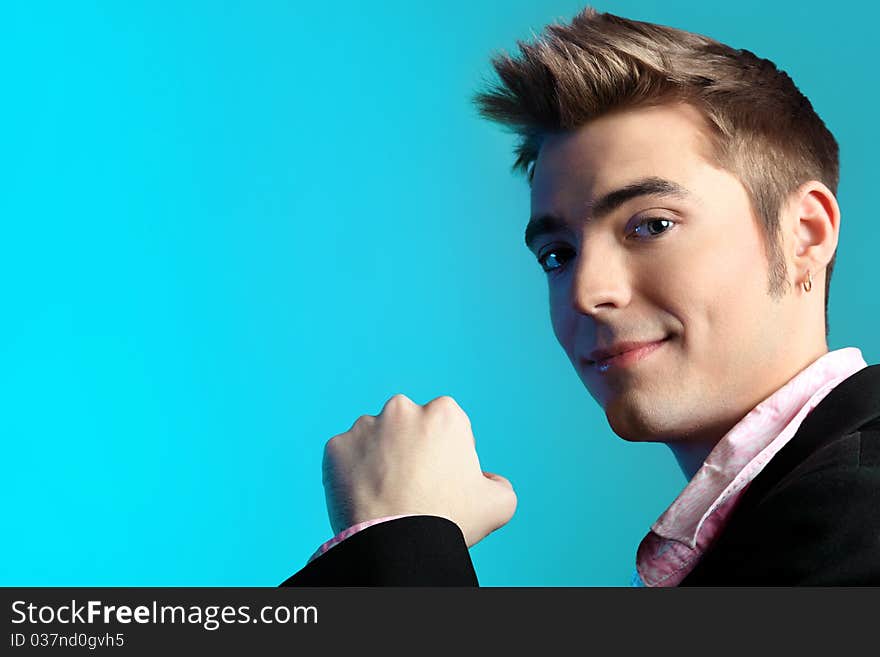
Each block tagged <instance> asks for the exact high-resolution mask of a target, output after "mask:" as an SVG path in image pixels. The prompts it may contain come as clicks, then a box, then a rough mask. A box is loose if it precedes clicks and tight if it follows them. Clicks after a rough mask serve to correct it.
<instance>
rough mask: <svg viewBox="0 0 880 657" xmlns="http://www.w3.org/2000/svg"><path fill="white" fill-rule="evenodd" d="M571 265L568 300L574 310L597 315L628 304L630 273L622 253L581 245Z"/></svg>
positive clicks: (630, 293)
mask: <svg viewBox="0 0 880 657" xmlns="http://www.w3.org/2000/svg"><path fill="white" fill-rule="evenodd" d="M572 264H573V265H574V267H573V273H572V279H571V288H570V291H569V293H570V298H569V302H570V303H571V306H572V308H574V309H575V310H576V311H577V312H579V313H582V314H584V315H591V316H596V315H599V314H601V313H606V312H608V311H609V310H612V309H615V308H617V309H619V308H624V307H625V306H626V305H627V304H629V302H630V299H631V297H632V289H631V286H630V276H629V272H628V271H627V267H626V264H625V262H624V261H623V258H622V257H621V256H619V255H615V254H614V253H613V251H612V250H611V249H608V248H595V247H593V248H590V247H588V248H587V249H584V248H581V250H580V253H578V254H577V256H576V257H575V259H574V262H573V263H572Z"/></svg>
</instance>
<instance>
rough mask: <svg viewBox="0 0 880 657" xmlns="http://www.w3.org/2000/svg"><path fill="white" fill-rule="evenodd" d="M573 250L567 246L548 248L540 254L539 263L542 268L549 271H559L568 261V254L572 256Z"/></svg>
mask: <svg viewBox="0 0 880 657" xmlns="http://www.w3.org/2000/svg"><path fill="white" fill-rule="evenodd" d="M571 253H572V250H571V249H569V248H566V247H560V246H558V247H553V248H550V249H547V250H546V251H544V252H543V253H541V254H540V255H538V264H539V265H541V268H542V269H543V270H544V271H545V272H547V273H550V272H553V271H558V270H560V269H562V268H563V267H564V266H565V263H566V262H568V256H570V255H571Z"/></svg>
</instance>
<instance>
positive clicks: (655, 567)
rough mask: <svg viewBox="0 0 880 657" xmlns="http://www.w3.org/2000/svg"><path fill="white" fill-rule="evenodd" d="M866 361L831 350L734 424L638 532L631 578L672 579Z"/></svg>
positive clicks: (660, 582)
mask: <svg viewBox="0 0 880 657" xmlns="http://www.w3.org/2000/svg"><path fill="white" fill-rule="evenodd" d="M864 367H867V363H866V362H865V360H864V359H863V358H862V352H861V351H860V350H859V349H857V348H855V347H846V348H843V349H836V350H835V351H829V352H828V353H826V354H823V355H822V356H820V357H819V358H817V359H816V360H815V361H814V362H813V363H812V364H811V365H809V366H808V367H807V368H805V369H804V370H802V371H801V372H799V373H798V374H797V375H796V376H794V377H793V378H792V379H791V380H790V381H789V382H788V383H786V384H785V385H784V386H782V387H781V388H780V389H779V390H777V391H776V392H774V393H773V394H772V395H770V396H769V397H768V398H767V399H765V400H764V401H762V402H761V403H760V404H758V405H757V406H756V407H755V408H754V409H752V410H751V411H750V412H749V413H748V414H747V415H746V416H745V417H744V418H743V419H742V420H740V421H739V422H738V423H737V424H736V425H734V427H733V428H732V429H731V430H730V431H728V432H727V433H726V434H725V435H724V437H722V438H721V440H720V441H719V442H718V444H717V445H715V448H714V449H713V450H712V452H711V453H710V454H709V456H708V457H707V458H706V460H705V461H704V462H703V466H702V467H701V468H700V469H699V470H698V471H697V472H696V474H695V475H694V476H693V478H692V479H691V480H690V482H689V483H688V484H687V486H685V487H684V490H682V491H681V493H680V494H679V496H678V497H677V498H675V500H674V501H673V502H672V504H671V505H670V506H669V508H668V509H666V511H664V512H663V514H661V516H660V517H659V518H658V519H657V522H655V523H654V524H653V525H652V526H651V530H650V531H649V532H648V534H647V536H645V538H644V539H643V540H642V542H641V544H640V545H639V548H638V551H637V553H636V572H635V574H634V575H633V580H632V584H633V586H677V585H678V584H679V583H680V582H681V580H683V579H684V578H685V576H686V575H687V574H688V573H689V572H691V570H693V568H694V567H695V566H696V564H697V562H698V561H699V560H700V557H701V556H702V555H703V553H705V551H706V550H707V549H708V547H709V546H710V545H711V544H712V542H713V541H714V540H715V538H716V537H717V536H718V535H719V534H720V533H721V530H722V529H723V528H724V524H725V522H726V520H727V518H728V516H729V515H730V512H731V511H732V510H733V508H734V507H735V506H736V503H737V501H738V500H739V497H740V496H741V495H742V494H743V492H744V491H745V489H746V487H747V486H748V485H749V484H750V483H751V481H752V480H753V479H754V478H755V477H756V476H757V475H758V473H759V472H761V470H763V469H764V466H766V465H767V463H768V462H769V461H770V459H772V458H773V456H774V455H775V454H776V453H777V452H778V451H779V450H780V449H782V447H783V446H784V445H785V444H786V443H787V442H788V441H789V440H791V438H792V437H793V436H794V434H795V433H796V432H797V430H798V428H799V427H800V425H801V423H802V422H803V421H804V418H805V417H806V416H807V414H808V413H809V412H810V411H812V410H813V409H814V408H815V407H816V405H817V404H818V403H819V402H820V401H822V399H824V398H825V396H826V395H827V394H828V393H829V392H831V390H832V389H833V388H834V387H835V386H836V385H837V384H839V383H840V382H841V381H843V380H844V379H846V378H848V377H850V376H852V375H853V374H855V373H856V372H858V371H859V370H860V369H862V368H864Z"/></svg>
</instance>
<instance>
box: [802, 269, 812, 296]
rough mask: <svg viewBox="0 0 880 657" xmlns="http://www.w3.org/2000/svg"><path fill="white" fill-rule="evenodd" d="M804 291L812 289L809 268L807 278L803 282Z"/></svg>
mask: <svg viewBox="0 0 880 657" xmlns="http://www.w3.org/2000/svg"><path fill="white" fill-rule="evenodd" d="M803 286H804V292H809V291H810V290H811V289H813V279H812V278H811V277H810V270H809V269H808V270H807V279H806V280H805V281H804V282H803Z"/></svg>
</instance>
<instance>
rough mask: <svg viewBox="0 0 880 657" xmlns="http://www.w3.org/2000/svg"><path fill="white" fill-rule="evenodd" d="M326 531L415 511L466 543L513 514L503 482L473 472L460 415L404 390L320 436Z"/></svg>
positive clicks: (455, 408)
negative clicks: (323, 439)
mask: <svg viewBox="0 0 880 657" xmlns="http://www.w3.org/2000/svg"><path fill="white" fill-rule="evenodd" d="M323 482H324V492H325V495H326V498H327V512H328V513H329V515H330V525H331V527H332V528H333V531H334V533H338V532H340V531H342V530H343V529H345V528H346V527H349V526H351V525H354V524H356V523H359V522H363V521H364V520H371V519H374V518H379V517H382V516H391V515H402V514H408V513H412V514H419V515H433V516H442V517H444V518H448V519H449V520H452V521H453V522H454V523H456V524H457V525H458V526H459V527H460V528H461V530H462V533H463V534H464V538H465V541H466V542H467V545H468V547H470V546H472V545H474V544H475V543H478V542H479V541H480V540H482V539H483V538H484V537H485V536H487V535H488V534H489V533H491V532H493V531H495V530H496V529H498V528H499V527H503V526H504V525H505V524H507V522H508V521H509V520H510V519H511V518H512V517H513V514H514V511H516V493H514V492H513V486H511V484H510V482H509V481H508V480H507V479H505V478H504V477H501V476H499V475H496V474H492V473H491V472H483V471H482V470H481V469H480V460H479V459H478V458H477V450H476V445H475V440H474V434H473V432H472V431H471V423H470V420H469V419H468V416H467V415H465V412H464V411H463V410H462V409H461V407H460V406H459V405H458V404H457V403H456V402H455V400H454V399H452V397H447V396H443V397H437V398H436V399H433V400H432V401H430V402H428V403H427V404H425V405H424V406H420V405H419V404H416V403H415V402H413V401H411V400H410V399H409V398H408V397H406V396H404V395H394V396H393V397H391V399H389V400H388V401H387V402H386V403H385V406H384V407H383V408H382V412H381V413H380V414H379V415H378V416H373V415H362V416H361V417H359V418H358V419H357V421H356V422H355V423H354V425H353V426H352V427H351V429H349V430H348V431H346V432H345V433H341V434H339V435H337V436H333V437H332V438H331V439H330V440H328V441H327V444H326V446H325V447H324V463H323Z"/></svg>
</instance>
